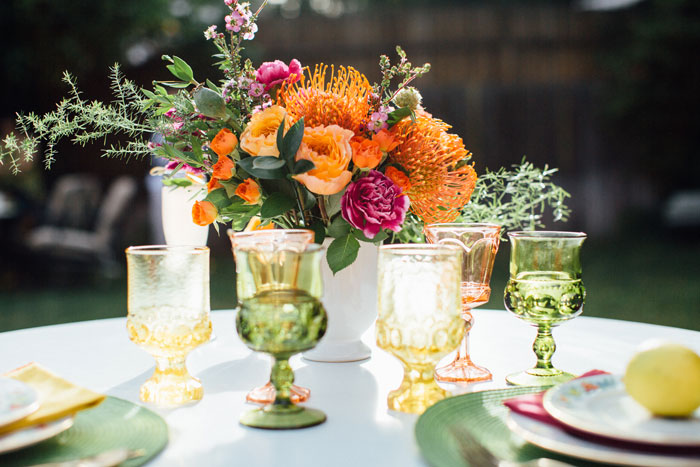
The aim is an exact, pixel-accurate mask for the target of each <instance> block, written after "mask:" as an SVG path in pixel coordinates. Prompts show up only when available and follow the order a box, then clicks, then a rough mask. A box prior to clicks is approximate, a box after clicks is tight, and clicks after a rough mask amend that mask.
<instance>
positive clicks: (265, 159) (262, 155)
mask: <svg viewBox="0 0 700 467" xmlns="http://www.w3.org/2000/svg"><path fill="white" fill-rule="evenodd" d="M225 3H226V5H227V7H228V9H229V14H228V15H226V17H225V28H224V30H223V32H219V31H218V29H217V26H216V25H213V26H210V27H209V28H208V29H207V30H206V31H205V32H204V36H205V38H206V39H207V40H210V41H211V42H213V44H214V46H215V47H216V49H217V50H218V54H216V55H215V56H214V57H215V58H216V65H217V66H218V68H219V70H220V71H221V73H222V75H223V76H222V78H221V79H220V80H219V81H218V82H212V81H210V80H206V81H204V82H202V81H199V80H197V79H196V77H195V73H194V71H193V70H192V68H191V67H190V66H189V65H188V64H187V63H186V62H185V61H184V60H182V59H181V58H179V57H177V56H172V57H171V56H164V57H163V59H164V60H165V61H167V62H168V65H167V69H168V70H169V71H170V72H171V73H172V75H173V76H174V78H175V79H174V80H171V81H159V82H154V87H153V88H152V89H151V90H147V89H143V88H140V87H138V86H136V85H135V84H134V83H133V82H131V81H129V80H127V79H125V78H124V77H123V75H122V73H121V71H120V68H119V66H118V65H115V66H114V67H113V69H112V83H113V85H112V87H113V91H114V94H115V100H114V101H113V102H112V103H109V104H105V103H102V102H98V101H93V102H89V101H86V100H84V99H83V98H82V96H81V93H80V92H79V91H78V89H77V85H76V83H75V80H74V79H73V78H72V77H71V76H70V75H69V74H67V73H66V74H65V76H64V81H65V82H66V83H68V85H69V86H70V87H71V95H70V96H69V97H68V98H66V99H64V100H63V101H62V102H60V103H59V104H58V106H57V109H56V110H55V111H53V112H51V113H48V114H46V115H43V116H37V115H33V114H30V115H25V116H19V117H18V119H17V129H18V133H19V136H17V135H15V134H12V135H8V136H7V137H5V139H4V140H3V146H2V148H1V152H0V162H3V160H5V159H6V160H7V161H9V163H10V164H11V165H12V166H13V167H16V166H17V162H18V160H19V158H20V157H25V158H31V157H33V155H34V153H35V152H36V150H37V149H39V146H40V144H41V143H42V142H43V143H45V148H44V151H45V154H44V155H45V161H46V165H47V166H50V164H51V162H52V161H53V159H54V156H55V154H54V152H55V150H54V145H55V143H56V142H57V141H58V140H60V139H62V138H64V137H72V138H73V140H74V141H75V142H77V143H80V144H86V143H87V142H90V141H94V140H98V139H102V138H106V137H108V136H111V135H114V134H123V135H127V136H129V137H130V141H129V142H128V143H125V144H118V145H114V146H111V147H109V148H106V149H105V150H104V154H105V155H106V156H108V157H144V156H149V155H156V156H160V157H162V158H165V159H167V160H168V161H169V165H168V169H169V170H167V172H166V173H167V174H168V175H167V176H166V179H165V183H166V184H174V185H186V184H189V183H191V177H176V176H175V175H176V174H177V173H178V172H180V171H185V172H187V173H190V174H196V175H197V176H198V177H205V179H206V180H207V190H208V194H207V196H206V198H205V199H204V200H202V201H197V202H196V203H195V204H194V207H193V209H192V219H193V222H195V223H196V224H198V225H208V224H212V223H213V224H214V225H218V224H230V225H231V227H232V228H233V229H234V230H242V229H244V228H249V229H251V228H271V227H274V226H279V227H282V228H296V227H302V228H309V229H312V230H314V232H315V233H316V241H317V242H319V243H320V242H321V241H323V239H324V238H325V237H332V238H333V241H332V243H330V246H329V248H328V251H327V259H328V264H329V266H330V268H331V269H332V270H333V271H334V272H337V271H339V270H341V269H343V268H345V267H347V266H348V265H349V264H351V263H352V262H353V261H354V260H355V258H356V256H357V252H358V249H359V247H360V243H359V242H374V243H377V242H382V241H390V242H407V241H414V240H416V239H418V238H420V237H421V236H422V233H421V231H422V226H423V224H424V223H432V222H451V221H455V220H457V219H460V220H472V221H480V222H482V221H492V222H497V223H499V224H501V225H504V226H505V227H514V226H522V225H529V226H535V225H537V224H539V223H541V217H542V211H543V210H544V209H545V208H546V207H550V208H552V209H553V211H554V217H555V219H561V218H564V217H566V215H567V213H568V211H567V208H566V206H565V205H564V204H563V201H564V199H565V198H566V197H567V196H568V194H567V193H566V192H565V191H563V190H561V189H560V188H559V187H557V186H556V185H553V184H552V183H550V182H549V177H550V176H551V174H552V173H553V170H551V169H547V168H546V167H545V169H543V170H540V169H537V168H535V167H533V166H532V165H531V164H529V163H527V162H525V161H523V163H522V164H521V165H520V166H516V167H515V168H514V170H512V171H508V170H505V169H502V170H500V171H497V172H487V173H486V174H484V176H483V177H482V178H477V174H476V171H475V169H474V165H473V163H472V162H471V154H470V152H469V151H467V149H466V148H465V146H464V143H463V141H462V139H461V138H460V137H459V136H457V135H455V134H453V133H450V132H449V130H450V126H449V125H448V124H446V123H444V122H443V121H441V120H440V119H438V118H435V117H434V116H432V115H431V114H429V113H428V112H427V111H426V109H425V108H423V106H422V102H421V95H420V93H419V91H418V90H417V89H416V88H414V87H411V86H409V84H412V82H413V81H414V79H416V78H418V77H420V76H421V75H423V74H424V73H426V72H428V71H429V69H430V65H429V64H426V65H423V66H418V67H414V66H413V65H412V64H411V63H410V62H409V61H408V59H407V57H406V54H405V53H404V52H403V51H402V50H401V48H399V47H397V49H396V50H397V54H398V61H397V62H396V63H394V64H392V63H391V61H390V59H389V57H387V56H384V55H383V56H381V58H380V60H379V68H380V72H381V81H380V82H379V83H375V84H370V82H369V81H368V79H367V78H366V77H365V75H363V74H362V73H361V72H359V71H357V70H355V69H354V68H352V67H344V66H339V67H334V66H327V65H323V64H321V65H316V66H314V67H302V65H301V64H300V63H299V61H297V60H292V61H291V62H290V63H289V64H287V63H284V62H282V61H279V60H275V61H274V62H265V63H262V64H261V65H260V66H258V67H257V68H256V67H255V66H254V65H253V63H252V62H251V61H250V60H248V59H244V58H243V57H242V55H241V52H242V50H243V46H244V44H245V42H246V41H249V40H252V39H253V38H254V36H255V33H256V32H257V25H256V21H257V18H258V15H259V13H260V11H261V10H262V8H263V7H264V6H265V3H266V1H265V2H263V4H262V6H261V7H260V9H258V10H257V11H256V12H253V11H252V10H251V9H250V5H249V4H248V3H242V2H238V1H237V0H225ZM480 180H483V181H482V182H481V183H480ZM475 190H476V193H475V195H474V196H475V199H474V200H472V202H471V203H470V202H469V201H470V197H472V195H473V193H474V191H475ZM476 200H478V203H477V202H475V201H476Z"/></svg>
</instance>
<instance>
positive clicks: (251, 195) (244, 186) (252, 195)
mask: <svg viewBox="0 0 700 467" xmlns="http://www.w3.org/2000/svg"><path fill="white" fill-rule="evenodd" d="M236 196H240V197H241V198H243V200H244V201H245V202H246V204H257V202H258V201H260V186H258V184H257V183H256V182H255V180H253V179H252V178H246V179H245V181H244V182H243V183H241V184H239V185H238V186H237V187H236Z"/></svg>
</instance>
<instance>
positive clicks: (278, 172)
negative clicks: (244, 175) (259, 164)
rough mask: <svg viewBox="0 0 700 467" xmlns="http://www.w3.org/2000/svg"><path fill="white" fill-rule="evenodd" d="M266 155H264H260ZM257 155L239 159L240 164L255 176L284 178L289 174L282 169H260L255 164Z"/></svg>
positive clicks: (268, 178)
mask: <svg viewBox="0 0 700 467" xmlns="http://www.w3.org/2000/svg"><path fill="white" fill-rule="evenodd" d="M260 157H264V156H260ZM255 159H256V157H246V158H243V159H241V160H240V161H238V166H239V167H241V168H242V169H243V170H245V171H246V172H248V173H249V174H250V175H252V176H253V177H257V178H262V179H264V180H277V179H283V178H285V177H286V176H287V172H286V170H284V169H283V168H280V169H259V168H256V167H255V165H254V162H255Z"/></svg>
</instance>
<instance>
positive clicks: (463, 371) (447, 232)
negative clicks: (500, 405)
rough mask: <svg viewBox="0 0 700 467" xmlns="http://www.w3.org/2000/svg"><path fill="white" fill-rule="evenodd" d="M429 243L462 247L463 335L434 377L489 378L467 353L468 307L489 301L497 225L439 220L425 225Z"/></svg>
mask: <svg viewBox="0 0 700 467" xmlns="http://www.w3.org/2000/svg"><path fill="white" fill-rule="evenodd" d="M424 230H425V238H426V239H427V240H428V242H429V243H437V244H442V245H455V246H457V247H459V248H461V249H462V251H463V255H462V317H463V318H464V321H465V322H466V331H465V333H464V338H463V339H462V341H461V342H460V345H459V348H458V349H457V355H456V356H455V359H454V360H453V361H452V362H450V363H449V364H447V365H445V366H442V367H439V368H436V369H435V379H436V380H438V381H444V382H451V383H474V382H477V381H489V380H490V379H491V372H490V371H489V370H487V369H486V368H484V367H482V366H479V365H476V364H475V363H474V362H472V359H471V357H470V356H469V341H468V337H469V331H470V330H471V328H472V327H473V326H474V317H473V316H472V313H471V310H472V308H476V307H477V306H481V305H483V304H484V303H486V302H488V301H489V297H490V296H491V287H490V285H489V283H490V282H491V271H492V270H493V262H494V260H495V259H496V253H497V252H498V244H499V242H500V234H501V227H500V226H498V225H495V224H476V223H471V224H469V223H443V224H429V225H427V226H425V228H424Z"/></svg>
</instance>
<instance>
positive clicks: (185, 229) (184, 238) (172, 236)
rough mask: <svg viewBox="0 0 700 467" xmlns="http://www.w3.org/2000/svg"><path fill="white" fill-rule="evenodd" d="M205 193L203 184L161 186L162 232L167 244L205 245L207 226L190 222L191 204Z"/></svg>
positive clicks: (200, 198) (201, 198) (207, 232)
mask: <svg viewBox="0 0 700 467" xmlns="http://www.w3.org/2000/svg"><path fill="white" fill-rule="evenodd" d="M206 195H207V190H206V186H205V185H200V184H193V185H191V186H188V187H174V186H163V188H162V191H161V197H162V198H161V199H162V204H161V206H162V219H163V234H164V235H165V243H166V244H168V245H194V246H205V245H206V244H207V236H208V235H209V226H205V227H201V226H199V225H197V224H195V223H194V222H192V206H193V205H194V202H195V201H201V200H203V199H204V197H205V196H206Z"/></svg>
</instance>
